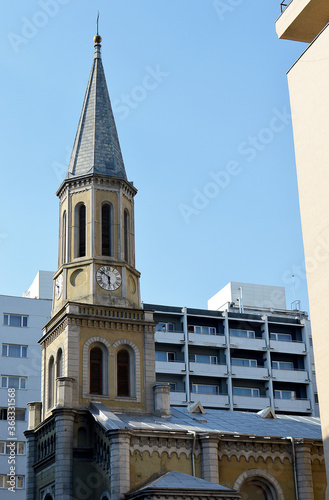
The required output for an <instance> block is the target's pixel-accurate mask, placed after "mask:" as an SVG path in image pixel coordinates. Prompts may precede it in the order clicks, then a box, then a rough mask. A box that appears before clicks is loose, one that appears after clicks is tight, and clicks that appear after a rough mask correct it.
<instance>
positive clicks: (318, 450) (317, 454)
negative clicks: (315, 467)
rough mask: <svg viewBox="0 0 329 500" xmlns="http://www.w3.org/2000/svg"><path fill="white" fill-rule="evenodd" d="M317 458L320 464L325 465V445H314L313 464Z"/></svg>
mask: <svg viewBox="0 0 329 500" xmlns="http://www.w3.org/2000/svg"><path fill="white" fill-rule="evenodd" d="M315 460H318V461H319V464H320V465H324V453H323V446H312V448H311V464H313V463H314V462H315Z"/></svg>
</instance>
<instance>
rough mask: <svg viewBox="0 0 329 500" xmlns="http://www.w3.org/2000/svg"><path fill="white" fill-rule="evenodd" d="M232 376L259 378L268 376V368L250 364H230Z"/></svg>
mask: <svg viewBox="0 0 329 500" xmlns="http://www.w3.org/2000/svg"><path fill="white" fill-rule="evenodd" d="M231 372H232V377H236V378H242V379H253V380H261V379H264V378H268V377H269V375H268V369H267V368H263V367H251V366H231Z"/></svg>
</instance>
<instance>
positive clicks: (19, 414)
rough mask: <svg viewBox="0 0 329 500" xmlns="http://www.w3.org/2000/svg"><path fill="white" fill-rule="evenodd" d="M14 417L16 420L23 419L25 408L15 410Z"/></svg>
mask: <svg viewBox="0 0 329 500" xmlns="http://www.w3.org/2000/svg"><path fill="white" fill-rule="evenodd" d="M15 417H16V420H23V421H25V410H21V409H19V410H16V412H15Z"/></svg>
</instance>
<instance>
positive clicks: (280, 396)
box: [144, 282, 319, 416]
mask: <svg viewBox="0 0 329 500" xmlns="http://www.w3.org/2000/svg"><path fill="white" fill-rule="evenodd" d="M208 307H209V308H208V310H206V309H190V308H186V307H183V308H182V307H168V306H164V305H158V304H157V305H155V304H144V309H148V310H153V311H155V313H154V319H155V321H156V322H157V327H156V332H155V342H156V343H155V350H156V352H155V369H156V380H157V382H159V383H160V382H161V383H164V382H167V383H169V384H170V385H171V393H170V400H171V404H172V405H176V406H177V405H182V406H186V405H189V404H190V403H193V402H197V401H200V402H201V403H202V404H203V406H205V407H211V408H222V409H229V410H242V411H259V410H262V409H264V408H266V407H268V406H271V407H272V408H273V409H274V410H275V412H276V413H286V414H300V415H313V416H318V415H319V409H318V401H317V393H316V382H315V366H314V358H313V348H312V338H311V328H310V322H309V320H308V318H307V313H306V312H303V311H300V310H298V309H296V310H287V308H286V300H285V289H284V288H283V287H274V286H264V285H254V284H249V283H236V282H232V283H229V284H228V285H227V286H226V287H224V288H223V289H222V290H220V291H219V292H218V293H217V294H216V295H215V296H214V297H212V298H211V299H210V300H209V302H208Z"/></svg>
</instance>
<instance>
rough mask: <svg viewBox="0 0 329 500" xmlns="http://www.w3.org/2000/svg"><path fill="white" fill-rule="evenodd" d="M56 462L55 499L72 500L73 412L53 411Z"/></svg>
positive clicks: (62, 409) (67, 410) (65, 410)
mask: <svg viewBox="0 0 329 500" xmlns="http://www.w3.org/2000/svg"><path fill="white" fill-rule="evenodd" d="M53 414H54V415H55V422H56V424H55V425H56V460H55V497H56V498H60V499H61V500H72V498H73V497H72V481H73V423H74V415H75V411H74V410H69V409H64V408H61V409H55V410H54V411H53Z"/></svg>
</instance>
